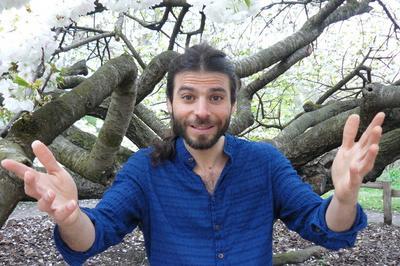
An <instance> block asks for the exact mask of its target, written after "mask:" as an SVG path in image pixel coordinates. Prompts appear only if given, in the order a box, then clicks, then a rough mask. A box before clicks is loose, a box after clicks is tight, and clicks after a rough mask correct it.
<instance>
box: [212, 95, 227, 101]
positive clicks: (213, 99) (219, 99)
mask: <svg viewBox="0 0 400 266" xmlns="http://www.w3.org/2000/svg"><path fill="white" fill-rule="evenodd" d="M223 99H224V97H222V96H220V95H213V96H211V97H210V101H212V102H220V101H222V100H223Z"/></svg>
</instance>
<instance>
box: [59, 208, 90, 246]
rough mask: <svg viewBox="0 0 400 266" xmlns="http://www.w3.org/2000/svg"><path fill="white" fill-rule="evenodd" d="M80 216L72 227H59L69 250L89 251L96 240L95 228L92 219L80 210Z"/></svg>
mask: <svg viewBox="0 0 400 266" xmlns="http://www.w3.org/2000/svg"><path fill="white" fill-rule="evenodd" d="M77 211H79V215H78V218H77V219H76V221H75V222H74V223H73V224H71V225H60V224H59V225H58V228H59V232H60V236H61V238H62V239H63V241H64V242H65V243H66V244H67V245H68V247H69V248H71V249H72V250H75V251H79V252H83V251H87V250H88V249H89V248H90V247H91V246H92V245H93V242H94V240H95V228H94V225H93V223H92V221H91V220H90V218H89V217H88V216H87V215H86V214H85V213H84V212H82V211H81V210H80V209H78V210H77Z"/></svg>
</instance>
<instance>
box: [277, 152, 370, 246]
mask: <svg viewBox="0 0 400 266" xmlns="http://www.w3.org/2000/svg"><path fill="white" fill-rule="evenodd" d="M270 162H271V164H270V169H271V176H272V178H273V196H274V209H275V217H276V218H279V219H281V220H282V221H283V222H284V223H285V224H286V226H287V227H288V228H289V229H290V230H294V231H296V232H297V233H299V234H300V235H301V236H302V237H303V238H304V239H307V240H309V241H312V242H314V243H316V244H317V245H321V246H323V247H325V248H329V249H333V250H338V249H340V248H346V247H352V246H354V243H355V241H356V237H357V232H358V231H360V230H362V229H363V228H365V227H366V226H367V216H366V215H365V213H364V211H363V210H362V208H361V206H360V205H359V204H357V214H356V219H355V221H354V224H353V225H352V227H351V228H350V229H349V230H347V231H344V232H334V231H332V230H330V229H329V227H328V225H327V223H326V220H325V214H326V210H327V208H328V206H329V203H330V201H331V199H332V198H331V197H330V198H328V199H322V198H321V197H320V196H319V195H318V194H316V193H315V192H314V191H313V190H312V188H311V186H310V185H309V184H306V183H304V182H303V181H302V180H301V179H300V177H299V176H298V175H297V173H296V171H295V170H294V169H293V167H292V165H291V163H290V162H289V160H288V159H286V158H285V157H284V156H283V155H282V154H281V153H280V152H279V151H277V150H276V149H274V148H273V149H272V157H271V160H270Z"/></svg>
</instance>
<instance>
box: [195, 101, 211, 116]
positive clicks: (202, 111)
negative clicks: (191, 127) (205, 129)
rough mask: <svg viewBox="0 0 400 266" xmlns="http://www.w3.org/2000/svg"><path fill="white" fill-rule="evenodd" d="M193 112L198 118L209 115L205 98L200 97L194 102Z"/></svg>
mask: <svg viewBox="0 0 400 266" xmlns="http://www.w3.org/2000/svg"><path fill="white" fill-rule="evenodd" d="M194 114H195V115H196V116H197V117H198V118H200V119H205V118H208V116H209V115H210V109H209V106H208V103H207V100H206V99H203V98H200V99H199V100H198V101H197V102H196V106H195V110H194Z"/></svg>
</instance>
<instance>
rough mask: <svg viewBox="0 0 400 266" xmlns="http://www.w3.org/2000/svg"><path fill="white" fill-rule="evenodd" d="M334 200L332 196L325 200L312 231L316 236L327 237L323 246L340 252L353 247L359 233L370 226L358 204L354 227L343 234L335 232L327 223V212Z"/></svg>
mask: <svg viewBox="0 0 400 266" xmlns="http://www.w3.org/2000/svg"><path fill="white" fill-rule="evenodd" d="M331 200H332V196H331V197H329V198H328V199H326V200H324V201H323V202H322V204H321V206H320V208H319V211H318V219H316V220H314V221H313V222H312V223H311V230H312V231H313V233H314V234H317V235H318V234H320V235H321V236H323V235H324V236H325V238H326V241H325V243H324V244H323V246H325V247H327V248H329V249H333V250H338V249H340V248H343V247H352V246H354V243H355V241H356V238H357V232H358V231H360V230H362V229H364V228H365V227H366V226H367V225H368V220H367V215H366V214H365V213H364V211H363V209H362V207H361V206H360V204H358V203H357V213H356V218H355V220H354V223H353V225H352V226H351V227H350V229H348V230H346V231H343V232H335V231H332V230H331V229H329V227H328V225H327V223H326V218H325V217H326V210H327V209H328V206H329V204H330V202H331Z"/></svg>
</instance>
